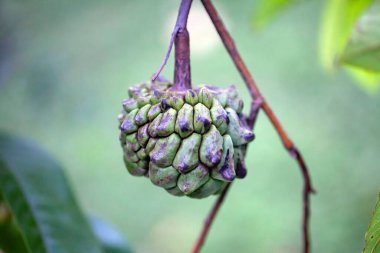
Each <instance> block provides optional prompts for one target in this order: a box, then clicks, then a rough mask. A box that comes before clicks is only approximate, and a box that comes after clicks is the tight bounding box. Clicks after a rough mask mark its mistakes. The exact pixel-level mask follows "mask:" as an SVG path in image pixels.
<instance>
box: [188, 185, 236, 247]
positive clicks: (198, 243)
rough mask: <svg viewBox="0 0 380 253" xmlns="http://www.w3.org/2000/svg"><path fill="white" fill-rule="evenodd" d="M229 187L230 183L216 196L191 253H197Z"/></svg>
mask: <svg viewBox="0 0 380 253" xmlns="http://www.w3.org/2000/svg"><path fill="white" fill-rule="evenodd" d="M230 187H231V183H229V184H228V185H227V186H226V188H224V190H223V191H222V193H220V195H219V196H218V198H217V200H216V202H215V204H214V206H213V207H212V209H211V211H210V213H209V215H208V216H207V218H206V220H205V221H204V224H203V228H202V232H201V234H200V235H199V237H198V240H197V241H196V243H195V245H194V248H193V250H192V251H191V252H192V253H199V252H200V250H201V248H202V246H203V244H204V242H205V240H206V237H207V235H208V232H209V229H210V227H211V225H212V222H213V221H214V219H215V216H216V214H217V213H218V211H219V208H220V207H221V206H222V203H223V201H224V199H225V197H226V195H227V192H228V189H229V188H230Z"/></svg>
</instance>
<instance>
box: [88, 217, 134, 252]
mask: <svg viewBox="0 0 380 253" xmlns="http://www.w3.org/2000/svg"><path fill="white" fill-rule="evenodd" d="M89 222H90V224H91V226H92V230H93V231H94V233H95V236H96V237H97V238H98V240H99V242H100V243H101V244H102V246H103V252H104V253H132V250H131V249H130V248H129V247H128V244H127V242H126V241H125V239H124V238H123V236H122V235H121V234H120V233H119V232H118V231H117V230H116V229H114V228H113V227H112V226H111V225H109V224H107V223H105V222H104V221H102V220H100V219H98V218H95V217H90V218H89Z"/></svg>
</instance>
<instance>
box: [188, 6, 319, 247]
mask: <svg viewBox="0 0 380 253" xmlns="http://www.w3.org/2000/svg"><path fill="white" fill-rule="evenodd" d="M201 1H202V3H203V5H204V7H205V9H206V11H207V13H208V15H209V16H210V18H211V21H212V22H213V24H214V26H215V28H216V30H217V32H218V34H219V36H220V38H221V39H222V42H223V44H224V46H225V47H226V49H227V51H228V53H229V54H230V56H231V58H232V60H233V62H234V64H235V66H236V68H237V69H238V71H239V73H240V75H241V77H242V78H243V80H244V82H245V84H246V86H247V88H248V90H249V92H250V94H251V97H252V99H253V101H254V102H255V103H256V105H257V104H258V105H261V109H263V111H264V112H265V114H266V115H267V117H268V118H269V120H270V121H271V123H272V125H273V127H274V128H275V129H276V131H277V133H278V135H279V137H280V139H281V141H282V143H283V145H284V147H285V149H286V150H287V151H288V153H289V154H290V155H291V157H292V158H294V159H295V160H296V161H297V163H298V165H299V167H300V170H301V173H302V176H303V180H304V189H303V219H302V223H303V224H302V229H303V230H302V231H303V252H304V253H309V252H310V241H309V218H310V196H309V195H310V194H311V193H314V192H315V191H314V189H313V187H312V184H311V180H310V176H309V173H308V170H307V166H306V164H305V162H304V160H303V157H302V155H301V153H300V152H299V150H298V149H297V147H296V146H295V145H294V144H293V142H292V141H291V140H290V138H289V137H288V135H287V134H286V132H285V131H284V129H283V127H282V125H281V124H280V122H279V120H278V119H277V117H276V115H275V114H274V113H273V111H272V109H271V108H270V106H269V104H268V103H267V102H266V100H265V99H264V98H263V96H262V95H261V92H260V90H259V89H258V87H257V85H256V82H255V81H254V79H253V78H252V75H251V73H250V72H249V70H248V68H247V66H246V65H245V63H244V61H243V59H242V58H241V56H240V54H239V52H238V51H237V48H236V45H235V43H234V41H233V39H232V37H231V35H230V34H229V33H228V31H227V29H226V27H225V25H224V24H223V22H222V20H221V18H220V17H219V15H218V13H217V11H216V9H215V7H214V6H213V4H212V3H211V1H210V0H201ZM251 111H253V112H252V114H253V115H254V117H252V120H250V121H249V124H250V125H252V127H253V125H254V123H255V120H256V117H257V114H258V111H259V108H257V107H255V108H253V109H252V110H251ZM227 189H228V188H227ZM226 191H227V190H226ZM224 198H225V195H223V196H220V197H219V198H218V199H217V202H216V204H215V206H214V208H213V209H212V210H211V213H210V214H209V216H208V219H207V220H208V222H206V223H205V226H204V228H203V230H202V233H201V235H200V237H199V239H198V241H197V242H196V246H197V245H200V246H198V247H195V249H197V250H198V251H193V253H196V252H199V250H200V247H201V246H202V245H203V242H204V240H205V238H206V236H207V233H208V231H209V229H210V226H211V224H212V220H213V219H214V218H215V215H216V213H217V211H218V210H219V208H220V205H221V203H222V201H223V200H224ZM210 219H211V220H210Z"/></svg>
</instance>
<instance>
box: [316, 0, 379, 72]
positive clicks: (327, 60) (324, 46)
mask: <svg viewBox="0 0 380 253" xmlns="http://www.w3.org/2000/svg"><path fill="white" fill-rule="evenodd" d="M325 2H326V6H325V10H324V15H323V19H322V27H321V35H320V43H319V51H320V55H321V60H322V64H323V66H324V67H325V68H326V69H329V70H331V69H332V68H333V66H334V59H336V58H337V57H339V55H340V54H341V53H342V52H343V49H344V47H345V45H346V44H347V41H348V38H349V36H350V33H351V31H352V27H353V26H354V24H355V22H356V20H357V18H358V17H359V16H360V15H361V14H362V13H363V11H365V10H366V9H367V8H368V6H369V5H370V4H371V3H372V2H373V0H359V1H358V0H334V1H325Z"/></svg>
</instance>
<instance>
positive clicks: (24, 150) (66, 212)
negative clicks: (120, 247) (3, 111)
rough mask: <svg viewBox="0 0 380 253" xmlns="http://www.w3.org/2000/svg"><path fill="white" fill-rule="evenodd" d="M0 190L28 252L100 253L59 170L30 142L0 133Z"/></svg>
mask: <svg viewBox="0 0 380 253" xmlns="http://www.w3.org/2000/svg"><path fill="white" fill-rule="evenodd" d="M0 190H1V191H2V193H3V194H4V197H5V200H6V201H7V203H8V204H9V206H10V208H11V211H12V213H13V214H14V216H15V218H16V220H17V223H18V224H19V226H20V228H21V230H22V232H23V234H24V236H25V239H26V242H27V244H28V246H29V248H30V250H31V252H33V253H77V252H78V253H81V252H91V253H100V252H102V250H101V247H100V245H99V243H98V241H97V240H96V238H95V236H94V235H93V233H92V231H91V229H90V227H89V225H88V223H87V221H86V218H85V217H84V216H83V214H82V212H81V210H80V209H79V207H78V205H77V202H76V200H75V198H74V196H73V193H72V192H71V190H70V187H69V184H68V182H67V180H66V177H65V175H64V174H63V171H62V168H61V167H60V166H59V165H58V164H57V162H56V161H54V160H53V159H52V158H51V157H50V156H49V155H48V154H47V153H46V152H45V151H43V150H41V149H40V148H38V147H37V146H36V145H35V144H34V143H32V142H29V141H24V140H22V139H19V138H14V137H10V136H7V135H4V134H0Z"/></svg>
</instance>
